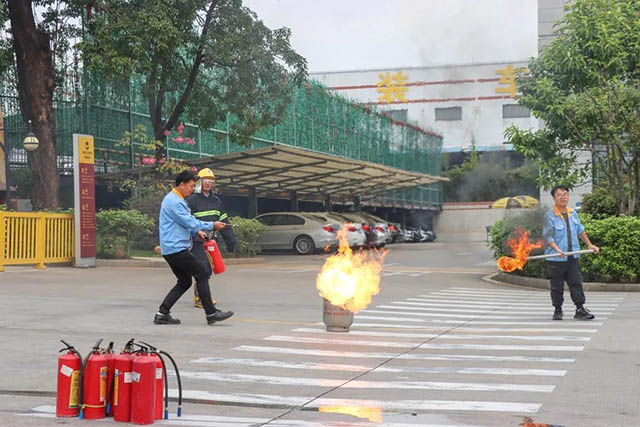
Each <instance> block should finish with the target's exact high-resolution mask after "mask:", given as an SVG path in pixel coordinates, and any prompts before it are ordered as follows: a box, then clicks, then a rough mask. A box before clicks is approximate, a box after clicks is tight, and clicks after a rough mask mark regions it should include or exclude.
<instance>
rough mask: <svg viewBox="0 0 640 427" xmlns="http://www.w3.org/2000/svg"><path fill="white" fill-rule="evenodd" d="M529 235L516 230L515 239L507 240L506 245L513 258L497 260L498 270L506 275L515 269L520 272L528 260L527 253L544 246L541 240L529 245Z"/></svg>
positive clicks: (526, 232) (502, 257) (505, 257)
mask: <svg viewBox="0 0 640 427" xmlns="http://www.w3.org/2000/svg"><path fill="white" fill-rule="evenodd" d="M529 235H531V233H530V232H528V231H524V230H517V231H516V237H515V238H512V239H509V241H508V242H507V245H509V247H510V248H511V253H512V254H513V256H514V257H515V258H512V257H508V256H501V257H500V258H498V268H499V269H500V270H502V271H506V272H507V273H508V272H511V271H513V270H516V269H518V270H522V268H523V267H524V265H525V264H526V263H527V260H528V259H529V252H531V251H532V250H534V249H538V248H541V247H542V246H544V242H543V241H542V240H538V241H537V242H535V243H530V242H529Z"/></svg>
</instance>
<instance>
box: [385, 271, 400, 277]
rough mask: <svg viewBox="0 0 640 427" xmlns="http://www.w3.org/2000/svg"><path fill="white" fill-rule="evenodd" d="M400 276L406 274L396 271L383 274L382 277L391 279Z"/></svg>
mask: <svg viewBox="0 0 640 427" xmlns="http://www.w3.org/2000/svg"><path fill="white" fill-rule="evenodd" d="M399 274H404V271H394V272H390V273H382V274H381V275H380V276H382V277H389V276H397V275H399Z"/></svg>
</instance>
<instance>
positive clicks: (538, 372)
mask: <svg viewBox="0 0 640 427" xmlns="http://www.w3.org/2000/svg"><path fill="white" fill-rule="evenodd" d="M190 363H200V364H212V365H233V366H248V367H266V368H279V369H304V370H306V369H311V370H319V371H329V372H335V371H343V372H367V371H371V370H373V369H374V367H373V366H364V365H345V364H331V363H306V362H293V363H291V362H280V361H277V360H262V359H224V358H220V357H203V358H201V359H196V360H192V361H191V362H190ZM372 372H390V373H398V374H400V373H411V374H467V375H514V376H543V377H562V376H564V375H565V374H566V373H567V371H566V370H564V369H520V368H475V367H470V368H451V367H432V368H413V367H404V368H391V367H387V366H380V367H377V368H375V370H373V371H372Z"/></svg>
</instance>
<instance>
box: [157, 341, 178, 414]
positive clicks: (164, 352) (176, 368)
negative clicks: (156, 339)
mask: <svg viewBox="0 0 640 427" xmlns="http://www.w3.org/2000/svg"><path fill="white" fill-rule="evenodd" d="M158 353H161V354H164V355H165V356H167V357H168V358H169V360H171V363H172V364H173V369H175V371H176V378H177V379H178V411H177V414H178V417H181V416H182V380H180V371H179V370H178V364H177V363H176V361H175V360H173V357H171V355H170V354H169V353H167V352H166V351H163V350H158ZM165 384H166V382H165Z"/></svg>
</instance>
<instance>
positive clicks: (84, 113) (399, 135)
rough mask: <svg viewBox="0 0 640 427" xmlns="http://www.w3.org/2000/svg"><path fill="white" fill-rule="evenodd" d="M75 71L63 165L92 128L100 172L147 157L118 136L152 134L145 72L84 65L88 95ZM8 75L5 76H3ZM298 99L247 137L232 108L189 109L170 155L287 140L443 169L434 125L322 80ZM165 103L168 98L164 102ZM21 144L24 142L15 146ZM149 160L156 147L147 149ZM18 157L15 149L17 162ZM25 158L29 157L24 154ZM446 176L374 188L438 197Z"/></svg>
mask: <svg viewBox="0 0 640 427" xmlns="http://www.w3.org/2000/svg"><path fill="white" fill-rule="evenodd" d="M81 77H85V76H80V75H79V74H78V72H76V73H75V74H74V73H70V74H69V76H68V78H67V79H66V80H65V82H64V84H62V85H61V87H60V88H59V89H58V91H57V93H56V102H55V117H56V127H57V147H56V151H57V153H58V167H59V168H60V169H61V172H62V173H71V171H70V170H69V167H70V166H71V158H72V157H71V156H72V155H73V149H72V134H73V133H84V132H86V133H89V134H91V135H94V138H95V147H96V172H97V173H102V172H113V171H117V170H120V169H128V168H132V167H136V166H138V165H139V164H141V162H143V161H144V160H145V159H143V156H142V155H141V154H140V153H138V150H137V147H136V145H135V141H134V148H136V149H135V150H133V153H132V150H130V148H129V147H127V146H124V145H122V144H121V143H120V141H121V140H122V139H123V136H124V134H125V132H130V131H132V130H134V129H136V127H137V126H138V125H144V126H145V127H146V128H147V131H148V137H149V138H150V139H152V138H153V131H152V127H151V123H150V120H149V115H148V104H147V101H146V100H145V99H144V97H143V92H142V85H143V82H142V81H141V80H140V79H132V80H131V81H127V82H109V81H106V80H104V79H101V78H99V77H97V76H94V75H91V73H87V76H86V82H87V84H86V87H87V90H86V97H85V96H84V93H85V92H84V90H83V87H82V85H80V84H79V83H78V82H80V81H82V78H81ZM4 83H6V82H4ZM12 86H13V85H11V84H3V85H2V89H0V107H1V108H2V110H3V111H4V115H5V128H6V133H7V142H8V144H9V147H10V148H18V149H19V148H20V144H21V141H22V138H23V137H24V135H25V134H26V132H27V129H25V126H24V122H23V120H22V118H21V114H20V110H19V104H18V100H17V97H16V96H15V91H14V90H12ZM294 90H295V93H294V96H293V102H292V103H291V104H290V105H289V106H288V108H287V109H286V111H285V114H284V116H283V118H282V120H281V121H280V123H279V124H278V125H275V126H270V127H266V128H264V129H262V130H260V131H259V132H257V133H256V134H255V135H254V136H253V138H251V139H250V141H249V142H248V143H247V144H246V145H243V144H239V143H238V142H236V141H235V138H232V137H230V135H229V133H228V130H229V128H230V126H231V125H232V124H233V121H234V120H235V119H234V117H231V116H228V117H227V119H226V120H225V121H223V122H221V123H218V124H216V126H214V127H213V128H210V129H203V128H200V127H198V126H196V125H194V124H191V123H189V120H188V117H184V129H183V130H182V132H181V133H178V131H177V129H174V130H172V132H171V133H170V134H169V135H168V136H167V138H166V140H165V144H166V146H167V148H168V155H169V157H170V158H177V159H183V160H188V159H195V158H202V157H207V156H212V155H220V154H226V153H233V152H237V151H242V150H247V149H250V148H260V147H266V146H269V145H272V144H275V143H277V144H286V145H291V146H295V147H301V148H305V149H310V150H315V151H319V152H323V153H329V154H333V155H338V156H343V157H347V158H351V159H358V160H364V161H369V162H375V163H380V164H384V165H387V166H391V167H395V168H399V169H404V170H409V171H414V172H422V173H426V174H430V175H434V176H440V175H441V166H442V159H441V151H442V137H441V136H440V135H438V134H436V133H434V132H432V131H430V130H425V129H421V128H419V127H417V126H414V125H410V124H407V123H403V122H398V121H395V120H393V119H392V118H391V117H390V116H386V115H384V114H383V112H381V111H379V110H378V109H376V107H375V106H373V105H363V104H359V103H357V102H355V101H352V100H349V99H346V98H344V97H341V96H338V95H336V94H334V93H331V92H329V91H328V90H327V89H326V88H325V87H323V86H322V85H321V84H319V83H317V82H309V83H307V84H305V85H303V86H302V87H300V88H297V89H294ZM167 104H168V103H167ZM18 151H19V150H18ZM149 154H150V156H149V160H150V161H151V157H152V155H151V153H149ZM17 158H18V157H16V156H13V157H12V159H13V160H14V162H15V163H20V161H19V160H16V159H17ZM25 164H26V160H25ZM441 199H442V195H441V184H431V185H428V186H424V187H416V188H413V189H410V190H405V191H402V192H396V193H395V194H389V195H377V196H376V201H377V202H376V203H377V204H381V205H389V204H391V205H394V206H402V205H405V206H415V205H421V206H425V205H427V206H432V207H437V206H440V205H441V201H442V200H441Z"/></svg>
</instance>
